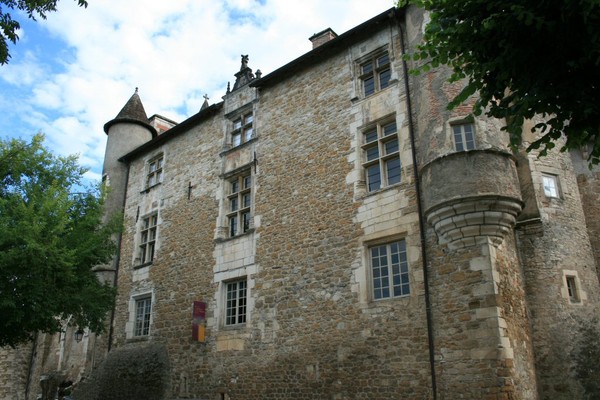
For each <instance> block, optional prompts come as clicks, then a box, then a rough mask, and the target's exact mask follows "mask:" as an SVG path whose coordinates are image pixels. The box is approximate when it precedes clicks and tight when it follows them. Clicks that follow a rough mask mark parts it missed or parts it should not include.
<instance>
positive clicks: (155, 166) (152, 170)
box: [146, 154, 164, 188]
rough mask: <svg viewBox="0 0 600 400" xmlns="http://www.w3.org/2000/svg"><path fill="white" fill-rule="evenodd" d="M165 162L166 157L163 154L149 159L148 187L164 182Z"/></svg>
mask: <svg viewBox="0 0 600 400" xmlns="http://www.w3.org/2000/svg"><path fill="white" fill-rule="evenodd" d="M163 163H164V157H163V155H162V154H161V155H159V156H157V157H154V158H153V159H152V160H150V161H148V173H147V175H146V188H151V187H152V186H155V185H158V184H159V183H161V182H162V179H163Z"/></svg>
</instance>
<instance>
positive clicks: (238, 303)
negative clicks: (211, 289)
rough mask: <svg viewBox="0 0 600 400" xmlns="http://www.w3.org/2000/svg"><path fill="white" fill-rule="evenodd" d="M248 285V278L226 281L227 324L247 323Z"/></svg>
mask: <svg viewBox="0 0 600 400" xmlns="http://www.w3.org/2000/svg"><path fill="white" fill-rule="evenodd" d="M247 287H248V282H247V280H246V279H242V280H237V281H233V282H226V283H225V301H226V303H225V325H226V326H234V325H241V324H245V323H246V303H247Z"/></svg>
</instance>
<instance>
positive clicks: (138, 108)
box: [104, 88, 156, 137]
mask: <svg viewBox="0 0 600 400" xmlns="http://www.w3.org/2000/svg"><path fill="white" fill-rule="evenodd" d="M119 122H129V123H134V124H139V125H142V126H144V127H146V128H148V129H149V130H150V132H152V137H155V136H156V129H154V127H153V126H152V125H150V124H149V123H148V115H146V110H144V105H143V104H142V100H141V99H140V96H139V95H138V89H137V88H135V93H133V96H131V98H130V99H129V100H128V101H127V103H126V104H125V106H123V108H122V109H121V111H119V113H118V114H117V116H116V117H115V119H113V120H111V121H108V122H107V123H106V124H104V132H106V134H108V130H109V129H110V127H111V126H113V125H114V124H117V123H119Z"/></svg>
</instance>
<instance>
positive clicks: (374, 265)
mask: <svg viewBox="0 0 600 400" xmlns="http://www.w3.org/2000/svg"><path fill="white" fill-rule="evenodd" d="M369 259H370V263H371V282H372V285H373V286H372V290H373V298H374V299H375V300H380V299H386V298H390V297H402V296H408V295H409V294H410V283H409V277H408V261H407V255H406V242H405V241H404V240H399V241H397V242H392V243H388V244H384V245H380V246H372V247H370V248H369Z"/></svg>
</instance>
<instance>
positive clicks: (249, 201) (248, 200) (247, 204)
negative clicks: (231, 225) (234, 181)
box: [232, 193, 252, 211]
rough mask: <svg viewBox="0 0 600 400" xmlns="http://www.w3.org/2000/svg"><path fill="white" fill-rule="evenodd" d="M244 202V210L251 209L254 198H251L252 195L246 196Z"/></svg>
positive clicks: (247, 194)
mask: <svg viewBox="0 0 600 400" xmlns="http://www.w3.org/2000/svg"><path fill="white" fill-rule="evenodd" d="M242 201H243V207H244V208H248V207H250V205H251V204H252V196H250V193H246V194H244V196H243V198H242ZM232 211H233V210H232Z"/></svg>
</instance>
